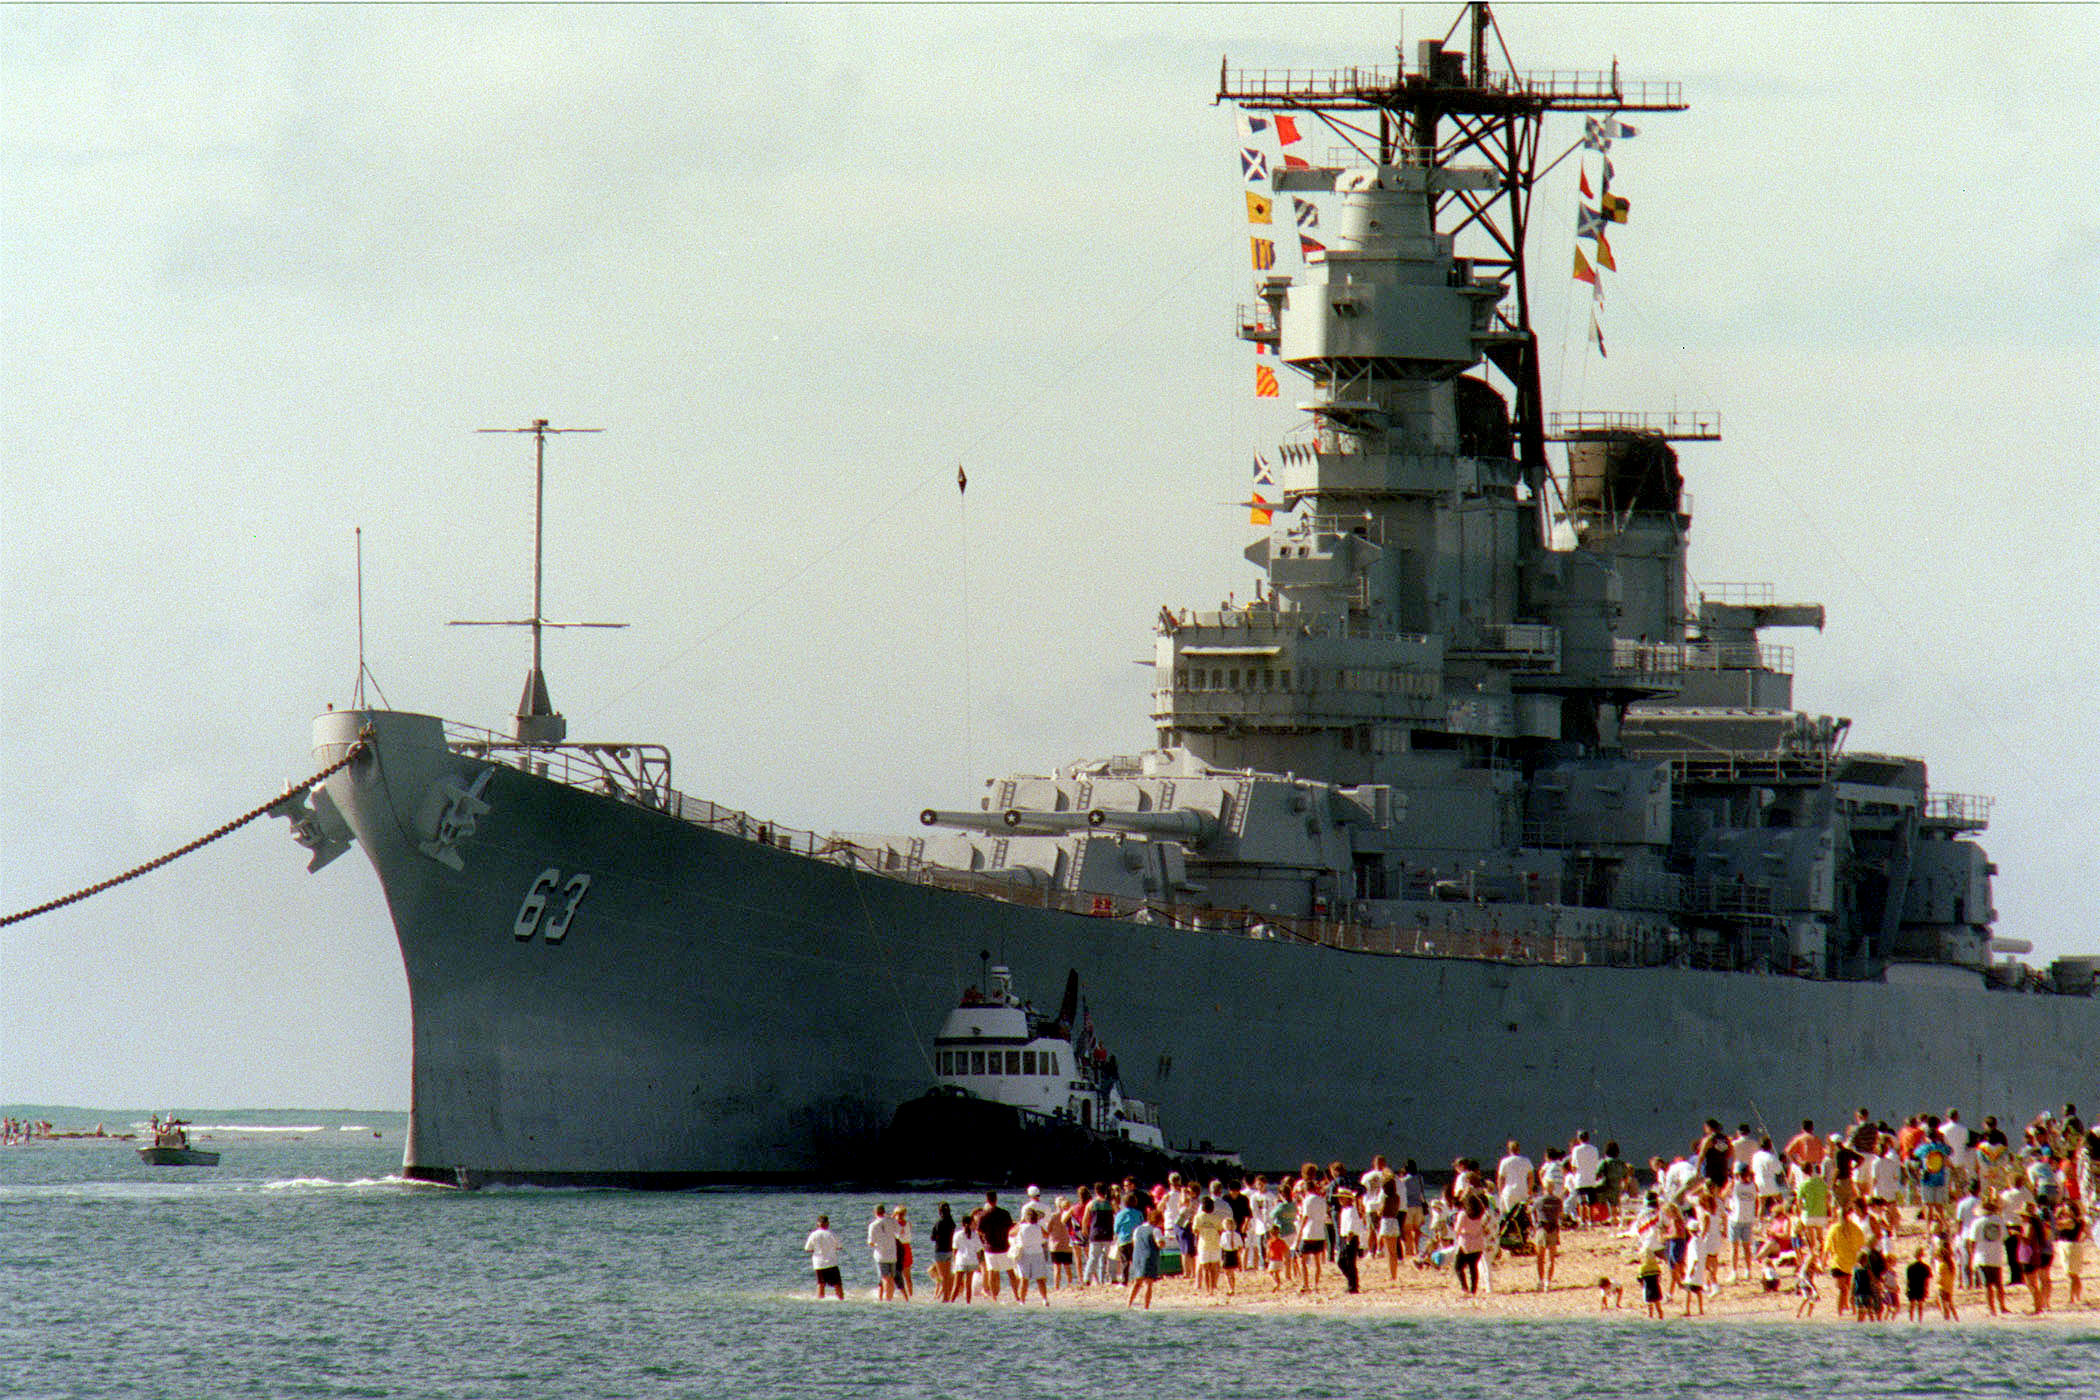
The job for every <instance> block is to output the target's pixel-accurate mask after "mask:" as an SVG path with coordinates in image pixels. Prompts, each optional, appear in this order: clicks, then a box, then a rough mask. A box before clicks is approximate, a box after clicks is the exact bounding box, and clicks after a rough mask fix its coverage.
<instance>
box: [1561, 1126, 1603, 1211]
mask: <svg viewBox="0 0 2100 1400" xmlns="http://www.w3.org/2000/svg"><path fill="white" fill-rule="evenodd" d="M1603 1162H1604V1158H1603V1156H1602V1154H1600V1153H1599V1152H1598V1151H1597V1145H1596V1144H1595V1143H1593V1142H1591V1141H1590V1130H1589V1129H1588V1128H1584V1129H1583V1130H1582V1131H1581V1132H1579V1133H1577V1134H1575V1141H1574V1142H1572V1143H1570V1144H1568V1170H1569V1171H1570V1172H1571V1173H1572V1174H1573V1179H1572V1180H1571V1181H1570V1182H1569V1184H1570V1185H1571V1186H1573V1187H1574V1188H1575V1195H1576V1198H1577V1199H1578V1200H1580V1201H1581V1202H1582V1219H1583V1223H1585V1224H1595V1223H1597V1221H1598V1198H1599V1196H1600V1194H1601V1192H1602V1188H1603V1186H1604V1178H1603V1176H1602V1174H1601V1172H1600V1171H1599V1168H1600V1167H1601V1166H1602V1165H1603Z"/></svg>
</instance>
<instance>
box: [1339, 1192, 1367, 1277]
mask: <svg viewBox="0 0 2100 1400" xmlns="http://www.w3.org/2000/svg"><path fill="white" fill-rule="evenodd" d="M1341 1202H1342V1204H1341V1210H1340V1212H1339V1214H1340V1216H1341V1220H1340V1222H1339V1225H1338V1235H1337V1237H1338V1239H1339V1240H1340V1245H1339V1247H1338V1248H1337V1249H1336V1250H1335V1255H1334V1267H1335V1271H1336V1272H1337V1273H1339V1274H1340V1275H1341V1276H1342V1282H1343V1283H1345V1284H1346V1285H1348V1287H1347V1289H1346V1290H1345V1291H1347V1292H1350V1293H1356V1292H1360V1291H1361V1290H1360V1289H1359V1287H1358V1286H1357V1278H1356V1260H1357V1256H1358V1254H1359V1253H1361V1252H1362V1249H1363V1212H1362V1211H1361V1210H1359V1209H1358V1208H1357V1204H1356V1193H1355V1192H1354V1191H1351V1190H1350V1189H1348V1188H1347V1187H1343V1188H1342V1192H1341Z"/></svg>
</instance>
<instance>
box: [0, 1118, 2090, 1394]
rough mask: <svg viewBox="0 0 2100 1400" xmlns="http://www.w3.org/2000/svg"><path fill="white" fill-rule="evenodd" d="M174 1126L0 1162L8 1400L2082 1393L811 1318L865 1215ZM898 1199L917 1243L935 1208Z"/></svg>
mask: <svg viewBox="0 0 2100 1400" xmlns="http://www.w3.org/2000/svg"><path fill="white" fill-rule="evenodd" d="M5 1111H7V1112H9V1113H14V1114H17V1115H18V1116H19V1115H21V1114H22V1113H23V1112H24V1110H22V1109H20V1108H8V1109H6V1110H5ZM31 1116H44V1117H50V1118H52V1119H53V1121H54V1122H57V1123H59V1125H60V1126H61V1127H65V1126H92V1125H93V1123H94V1122H95V1120H96V1119H97V1118H98V1117H99V1118H100V1119H102V1121H104V1122H106V1123H107V1124H108V1125H109V1126H110V1127H111V1129H112V1130H113V1131H115V1130H118V1129H120V1128H123V1127H129V1126H130V1124H131V1122H132V1121H133V1120H135V1119H143V1118H144V1116H145V1115H144V1114H143V1113H138V1114H132V1113H117V1112H111V1113H102V1114H87V1115H85V1116H83V1115H82V1114H81V1112H80V1111H78V1110H68V1111H66V1113H65V1115H64V1116H61V1114H60V1113H58V1112H54V1111H49V1110H45V1111H42V1112H41V1113H35V1112H34V1111H31ZM186 1116H188V1117H191V1118H193V1119H194V1120H195V1121H196V1122H197V1123H198V1124H200V1125H207V1126H200V1127H199V1128H198V1129H197V1130H195V1132H196V1136H197V1137H198V1139H199V1140H200V1141H201V1142H203V1143H204V1145H208V1146H211V1147H215V1148H217V1149H219V1150H220V1151H221V1152H222V1153H223V1154H224V1155H223V1157H222V1159H221V1164H220V1165H219V1166H217V1167H212V1168H165V1167H149V1166H146V1165H145V1164H144V1163H142V1162H140V1161H138V1159H137V1156H136V1154H135V1153H134V1152H133V1150H132V1148H133V1144H131V1143H124V1142H109V1141H102V1142H97V1141H76V1142H44V1143H33V1144H29V1145H26V1146H17V1147H8V1148H0V1395H6V1396H10V1397H32V1396H35V1397H42V1396H66V1397H98V1396H124V1397H137V1396H163V1395H165V1396H330V1397H332V1396H459V1397H477V1398H478V1397H539V1396H560V1397H563V1400H578V1398H579V1397H627V1396H634V1397H685V1396H691V1397H704V1398H705V1400H722V1397H734V1396H747V1395H749V1396H776V1395H777V1396H812V1397H831V1396H861V1395H885V1396H887V1395H899V1396H927V1397H946V1396H956V1397H963V1396H968V1397H972V1400H1005V1397H1019V1396H1044V1397H1052V1396H1054V1397H1058V1400H1078V1398H1079V1397H1087V1398H1088V1400H1093V1398H1094V1397H1101V1398H1102V1400H1136V1398H1137V1397H1146V1398H1147V1400H1150V1398H1151V1397H1172V1396H1182V1395H1217V1396H1247V1397H1261V1398H1262V1400H1267V1398H1268V1397H1295V1396H1304V1397H1336V1398H1337V1400H1340V1398H1341V1397H1351V1400H1355V1398H1356V1397H1362V1396H1368V1395H1396V1396H1397V1395H1410V1396H1411V1395H1422V1396H1436V1397H1457V1398H1460V1400H1463V1398H1464V1397H1476V1396H1477V1397H1483V1400H1486V1398H1487V1397H1493V1398H1494V1400H1504V1397H1510V1400H1552V1398H1553V1397H1561V1396H1569V1397H1573V1396H1582V1397H1586V1398H1587V1400H1595V1397H1609V1396H1618V1395H1629V1394H1670V1395H1692V1396H1714V1397H1726V1400H1758V1398H1759V1397H1769V1396H1796V1395H1799V1396H1817V1397H1822V1396H1832V1395H1843V1396H1884V1395H1887V1396H1895V1395H1904V1396H1911V1395H1919V1396H1924V1395H1949V1396H1964V1397H1976V1396H1999V1395H2018V1396H2029V1395H2033V1396H2078V1397H2084V1398H2085V1400H2092V1397H2096V1396H2100V1314H2096V1315H2095V1320H2094V1321H2093V1322H2092V1323H2091V1324H2090V1325H2083V1324H2072V1325H2059V1326H2056V1327H2047V1328H2044V1327H2017V1326H2016V1327H2001V1328H1997V1329H1993V1328H1991V1327H1990V1326H1989V1325H1988V1324H1984V1323H1977V1324H1974V1325H1969V1324H1964V1325H1962V1326H1958V1327H1926V1328H1922V1329H1918V1330H1912V1329H1910V1328H1909V1327H1906V1326H1888V1327H1865V1328H1861V1327H1849V1326H1848V1327H1823V1326H1817V1327H1810V1328H1802V1327H1795V1326H1791V1325H1788V1324H1786V1323H1783V1322H1772V1323H1755V1324H1749V1323H1708V1324H1699V1323H1690V1324H1680V1323H1677V1322H1674V1321H1673V1322H1672V1323H1668V1324H1660V1325H1658V1324H1652V1323H1646V1322H1643V1321H1640V1320H1639V1319H1629V1320H1626V1321H1610V1322H1606V1321H1601V1320H1598V1319H1596V1318H1594V1317H1590V1316H1583V1317H1579V1318H1573V1319H1568V1320H1561V1321H1537V1322H1523V1321H1511V1320H1498V1319H1493V1318H1488V1317H1482V1318H1472V1317H1468V1318H1464V1319H1454V1320H1444V1319H1422V1318H1403V1317H1394V1316H1375V1315H1374V1316H1361V1315H1358V1316H1346V1317H1345V1316H1338V1315H1320V1314H1316V1313H1315V1314H1236V1313H1231V1312H1222V1311H1220V1312H1205V1313H1202V1314H1193V1313H1185V1312H1169V1311H1154V1312H1151V1313H1141V1312H1140V1313H1128V1312H1121V1311H1116V1312H1096V1311H1093V1310H1080V1309H1071V1310H1060V1309H1056V1308H1051V1309H1043V1308H1035V1309H1032V1310H1029V1309H1021V1308H1013V1307H1001V1308H986V1307H976V1308H968V1309H964V1308H942V1307H935V1306H931V1305H927V1304H924V1303H915V1304H910V1305H902V1306H898V1305H876V1304H874V1303H872V1302H869V1301H867V1298H866V1294H867V1289H868V1286H869V1283H870V1270H869V1269H868V1267H867V1266H866V1264H865V1263H864V1262H863V1258H862V1252H861V1251H860V1250H858V1249H852V1248H849V1250H848V1251H847V1256H846V1262H847V1280H848V1298H849V1301H848V1302H847V1303H846V1304H845V1305H843V1306H841V1305H839V1304H836V1303H832V1304H828V1305H819V1304H817V1303H816V1302H814V1301H813V1299H812V1298H811V1296H810V1294H811V1291H812V1290H811V1287H810V1278H809V1270H808V1264H807V1260H806V1258H805V1256H804V1255H803V1254H802V1253H801V1243H802V1238H803V1236H804V1235H805V1234H806V1233H807V1232H808V1229H809V1227H810V1223H811V1221H812V1219H813V1218H814V1216H815V1215H816V1213H817V1212H818V1211H820V1210H828V1211H829V1212H830V1213H831V1215H832V1216H833V1218H834V1220H835V1221H839V1222H841V1223H843V1224H844V1225H845V1227H846V1228H845V1229H842V1230H841V1234H842V1235H843V1236H846V1237H847V1239H848V1243H849V1245H850V1244H851V1243H852V1238H853V1236H854V1235H855V1234H856V1233H857V1230H858V1226H859V1222H860V1221H861V1220H862V1219H863V1218H865V1216H866V1214H867V1210H868V1204H869V1202H868V1198H866V1197H865V1196H864V1195H860V1194H848V1193H835V1194H834V1193H824V1192H815V1193H799V1192H798V1193H786V1192H743V1191H698V1192H689V1193H679V1194H672V1195H642V1194H627V1193H620V1192H580V1191H529V1190H517V1191H488V1192H477V1193H463V1192H457V1191H450V1190H446V1189H442V1188H437V1187H429V1186H416V1185H410V1184H408V1183H406V1182H403V1181H401V1180H400V1179H399V1178H398V1177H397V1176H396V1175H395V1172H396V1170H397V1168H398V1166H399V1163H400V1158H401V1140H402V1128H403V1122H402V1118H401V1116H400V1115H398V1114H376V1113H352V1114H344V1113H339V1112H317V1111H316V1112H305V1111H295V1112H289V1113H285V1112H269V1113H264V1112H258V1111H219V1112H210V1111H201V1110H199V1111H189V1112H187V1113H186ZM375 1133H376V1136H375ZM910 1199H911V1203H912V1205H913V1206H914V1214H915V1215H917V1214H918V1212H919V1211H921V1210H923V1212H924V1214H923V1216H920V1217H919V1218H920V1222H921V1223H920V1229H921V1231H922V1232H923V1229H924V1222H927V1221H930V1220H931V1219H932V1218H933V1210H932V1205H933V1202H934V1201H935V1200H936V1199H939V1197H937V1196H926V1197H924V1198H920V1197H912V1198H910ZM922 1241H923V1234H922ZM922 1247H923V1244H922Z"/></svg>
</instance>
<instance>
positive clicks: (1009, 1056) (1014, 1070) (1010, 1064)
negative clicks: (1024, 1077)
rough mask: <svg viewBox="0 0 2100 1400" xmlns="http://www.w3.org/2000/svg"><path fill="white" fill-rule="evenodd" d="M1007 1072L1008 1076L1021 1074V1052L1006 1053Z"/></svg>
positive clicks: (1011, 1051) (1010, 1051)
mask: <svg viewBox="0 0 2100 1400" xmlns="http://www.w3.org/2000/svg"><path fill="white" fill-rule="evenodd" d="M1006 1072H1007V1073H1008V1074H1019V1073H1020V1072H1021V1052H1020V1051H1018V1050H1009V1051H1007V1052H1006Z"/></svg>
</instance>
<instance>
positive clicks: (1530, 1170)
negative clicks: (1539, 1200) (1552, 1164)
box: [1495, 1138, 1537, 1215]
mask: <svg viewBox="0 0 2100 1400" xmlns="http://www.w3.org/2000/svg"><path fill="white" fill-rule="evenodd" d="M1536 1170H1537V1169H1536V1168H1535V1167H1533V1166H1532V1163H1531V1159H1530V1158H1529V1157H1526V1156H1525V1155H1524V1154H1523V1153H1522V1152H1519V1151H1518V1150H1517V1140H1516V1139H1515V1138H1511V1139H1510V1140H1509V1150H1508V1151H1507V1152H1505V1153H1504V1154H1503V1155H1502V1160H1501V1161H1500V1162H1498V1163H1496V1165H1495V1199H1496V1201H1497V1202H1498V1203H1499V1204H1500V1205H1501V1207H1502V1213H1503V1214H1504V1215H1508V1214H1509V1213H1510V1212H1511V1211H1513V1210H1515V1209H1516V1208H1517V1207H1518V1206H1520V1205H1522V1204H1524V1202H1525V1201H1526V1200H1527V1199H1529V1198H1530V1196H1531V1188H1532V1186H1533V1185H1534V1181H1535V1178H1534V1173H1535V1172H1536Z"/></svg>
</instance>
